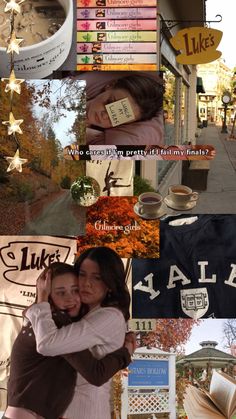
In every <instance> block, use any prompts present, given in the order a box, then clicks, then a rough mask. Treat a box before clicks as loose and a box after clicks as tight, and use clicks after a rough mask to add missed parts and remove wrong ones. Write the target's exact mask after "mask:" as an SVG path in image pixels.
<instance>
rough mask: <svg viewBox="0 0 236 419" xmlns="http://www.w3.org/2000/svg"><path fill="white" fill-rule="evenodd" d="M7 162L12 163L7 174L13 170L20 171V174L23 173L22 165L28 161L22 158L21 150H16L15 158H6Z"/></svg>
mask: <svg viewBox="0 0 236 419" xmlns="http://www.w3.org/2000/svg"><path fill="white" fill-rule="evenodd" d="M6 160H7V161H8V162H9V163H10V164H9V166H8V168H7V172H10V171H11V170H14V169H16V170H18V172H22V164H25V163H26V162H27V161H28V160H27V159H21V158H20V152H19V148H18V149H17V150H16V152H15V155H14V157H6Z"/></svg>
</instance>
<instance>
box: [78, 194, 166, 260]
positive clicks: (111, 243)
mask: <svg viewBox="0 0 236 419" xmlns="http://www.w3.org/2000/svg"><path fill="white" fill-rule="evenodd" d="M136 202H137V198H136V197H105V196H102V197H100V198H99V200H98V201H97V202H96V204H94V205H92V206H91V207H90V208H89V209H88V211H87V222H86V235H85V236H80V237H78V254H80V253H82V252H83V251H84V250H86V249H87V248H89V247H96V246H108V247H110V248H111V249H113V250H115V251H116V252H117V253H118V254H119V255H120V256H121V257H124V258H129V257H138V258H139V257H140V258H156V257H159V221H157V220H148V221H146V220H143V219H141V218H140V217H139V216H137V215H136V214H135V213H134V210H133V207H134V204H135V203H136Z"/></svg>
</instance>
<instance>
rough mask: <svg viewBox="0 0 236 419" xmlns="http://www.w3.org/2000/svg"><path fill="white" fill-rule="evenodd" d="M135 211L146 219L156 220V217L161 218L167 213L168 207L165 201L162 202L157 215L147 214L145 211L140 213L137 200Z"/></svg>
mask: <svg viewBox="0 0 236 419" xmlns="http://www.w3.org/2000/svg"><path fill="white" fill-rule="evenodd" d="M134 212H135V214H137V215H138V216H139V217H141V218H144V219H145V220H155V219H156V218H161V217H162V216H163V215H165V214H166V213H167V208H166V205H165V204H164V202H162V204H161V206H160V208H159V209H158V211H157V213H156V215H155V216H153V215H150V214H145V212H144V213H143V214H140V212H139V203H138V202H136V204H135V205H134Z"/></svg>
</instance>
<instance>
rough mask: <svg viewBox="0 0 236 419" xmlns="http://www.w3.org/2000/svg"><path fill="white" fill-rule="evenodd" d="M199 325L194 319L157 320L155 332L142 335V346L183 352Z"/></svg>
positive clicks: (142, 333)
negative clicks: (195, 327) (193, 329)
mask: <svg viewBox="0 0 236 419" xmlns="http://www.w3.org/2000/svg"><path fill="white" fill-rule="evenodd" d="M197 324H199V321H198V320H193V319H172V318H171V319H157V321H156V330H155V331H154V332H148V333H145V332H141V333H140V342H139V344H140V346H151V347H153V346H154V347H158V348H159V349H161V350H164V351H169V350H170V349H172V350H174V351H177V352H183V346H184V345H185V344H186V343H187V341H188V339H189V338H190V335H191V331H192V328H193V327H194V326H195V325H197Z"/></svg>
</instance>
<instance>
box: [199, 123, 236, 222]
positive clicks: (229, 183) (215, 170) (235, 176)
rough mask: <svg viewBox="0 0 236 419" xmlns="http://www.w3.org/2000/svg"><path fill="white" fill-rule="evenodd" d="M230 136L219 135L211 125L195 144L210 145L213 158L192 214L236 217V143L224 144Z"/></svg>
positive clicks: (204, 130) (227, 142)
mask: <svg viewBox="0 0 236 419" xmlns="http://www.w3.org/2000/svg"><path fill="white" fill-rule="evenodd" d="M228 132H229V133H230V129H228ZM229 133H228V134H221V127H220V126H216V125H213V124H210V125H208V127H207V128H203V129H202V130H201V135H200V136H199V137H198V140H197V144H208V145H213V146H214V147H215V150H216V157H215V158H214V160H212V161H210V170H209V172H208V181H207V190H206V191H202V192H201V191H200V192H199V200H198V203H197V206H196V207H195V208H194V210H192V211H191V212H192V213H195V214H197V213H199V214H209V213H210V214H212V213H213V214H214V213H215V214H236V140H231V141H226V140H225V138H227V137H229Z"/></svg>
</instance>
